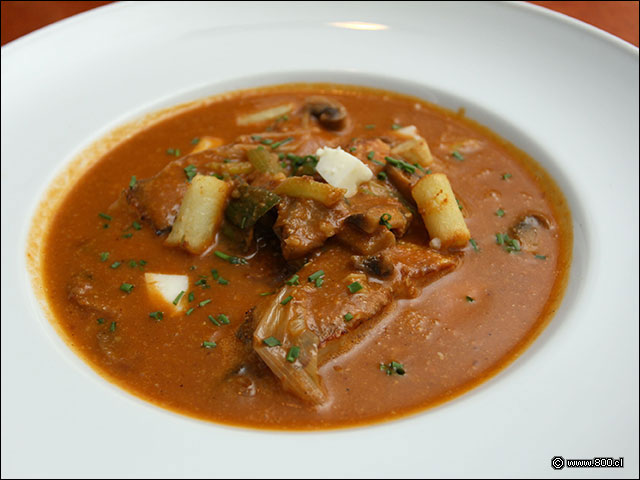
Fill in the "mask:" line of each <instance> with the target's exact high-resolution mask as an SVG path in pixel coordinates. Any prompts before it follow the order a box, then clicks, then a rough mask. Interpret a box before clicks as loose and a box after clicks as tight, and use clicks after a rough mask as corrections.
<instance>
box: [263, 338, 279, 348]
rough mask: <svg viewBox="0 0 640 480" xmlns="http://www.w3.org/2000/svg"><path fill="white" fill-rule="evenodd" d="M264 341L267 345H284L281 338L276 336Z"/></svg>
mask: <svg viewBox="0 0 640 480" xmlns="http://www.w3.org/2000/svg"><path fill="white" fill-rule="evenodd" d="M262 343H264V344H265V345H266V346H267V347H279V346H280V345H282V343H280V340H278V339H277V338H276V337H269V338H265V339H263V340H262Z"/></svg>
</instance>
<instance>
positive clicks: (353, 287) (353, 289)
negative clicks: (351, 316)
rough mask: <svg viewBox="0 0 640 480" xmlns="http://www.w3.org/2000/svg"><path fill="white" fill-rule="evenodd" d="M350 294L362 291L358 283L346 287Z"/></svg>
mask: <svg viewBox="0 0 640 480" xmlns="http://www.w3.org/2000/svg"><path fill="white" fill-rule="evenodd" d="M347 288H348V289H349V291H350V292H351V293H356V292H359V291H360V290H362V289H363V288H364V287H363V286H362V285H361V284H360V282H353V283H352V284H351V285H349V286H347Z"/></svg>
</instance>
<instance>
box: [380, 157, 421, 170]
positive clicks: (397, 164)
mask: <svg viewBox="0 0 640 480" xmlns="http://www.w3.org/2000/svg"><path fill="white" fill-rule="evenodd" d="M384 159H385V160H386V161H387V162H388V163H389V164H391V165H393V166H394V167H397V168H399V169H400V170H404V171H405V172H409V173H414V172H415V171H416V167H415V166H413V165H411V164H410V163H407V162H405V161H404V160H398V159H397V158H393V157H384Z"/></svg>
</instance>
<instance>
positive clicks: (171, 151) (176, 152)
mask: <svg viewBox="0 0 640 480" xmlns="http://www.w3.org/2000/svg"><path fill="white" fill-rule="evenodd" d="M167 155H174V156H176V157H179V156H180V149H179V148H167Z"/></svg>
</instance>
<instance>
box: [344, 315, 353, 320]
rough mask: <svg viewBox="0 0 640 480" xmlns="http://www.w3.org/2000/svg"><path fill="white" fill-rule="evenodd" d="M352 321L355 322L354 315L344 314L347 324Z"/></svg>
mask: <svg viewBox="0 0 640 480" xmlns="http://www.w3.org/2000/svg"><path fill="white" fill-rule="evenodd" d="M351 320H353V315H351V314H350V313H345V314H344V321H345V322H350V321H351Z"/></svg>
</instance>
